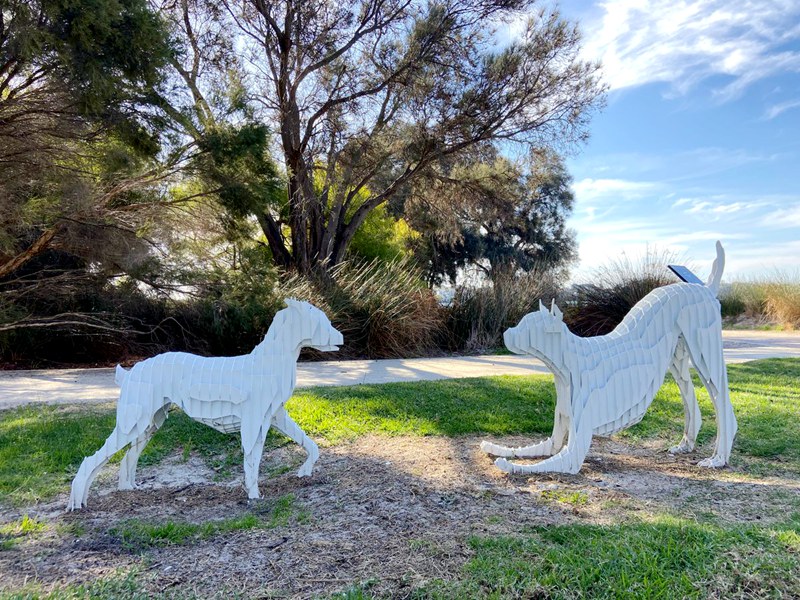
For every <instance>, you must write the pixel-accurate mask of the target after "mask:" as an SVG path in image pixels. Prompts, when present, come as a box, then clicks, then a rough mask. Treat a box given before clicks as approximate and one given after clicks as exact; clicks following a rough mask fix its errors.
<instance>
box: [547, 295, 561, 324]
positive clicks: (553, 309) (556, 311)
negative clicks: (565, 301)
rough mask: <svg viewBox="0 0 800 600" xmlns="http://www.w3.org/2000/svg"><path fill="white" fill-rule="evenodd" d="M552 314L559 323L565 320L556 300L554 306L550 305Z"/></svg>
mask: <svg viewBox="0 0 800 600" xmlns="http://www.w3.org/2000/svg"><path fill="white" fill-rule="evenodd" d="M550 314H551V315H553V316H554V317H555V318H556V319H558V320H559V321H563V320H564V313H562V312H561V309H560V308H558V306H556V299H555V298H553V302H552V304H550Z"/></svg>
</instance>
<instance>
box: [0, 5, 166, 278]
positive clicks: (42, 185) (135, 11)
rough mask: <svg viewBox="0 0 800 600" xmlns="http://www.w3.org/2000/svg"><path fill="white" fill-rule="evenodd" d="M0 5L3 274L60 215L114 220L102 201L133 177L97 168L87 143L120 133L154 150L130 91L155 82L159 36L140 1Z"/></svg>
mask: <svg viewBox="0 0 800 600" xmlns="http://www.w3.org/2000/svg"><path fill="white" fill-rule="evenodd" d="M1 8H2V11H0V214H2V217H0V278H3V277H7V276H9V275H10V274H12V273H13V272H14V271H16V270H18V269H19V268H20V267H22V266H23V265H24V264H25V263H26V262H27V261H29V260H30V259H31V258H33V257H35V256H37V255H39V254H41V253H42V252H44V251H45V250H47V249H48V248H50V247H51V246H52V245H53V243H54V241H55V240H56V239H58V237H59V236H62V235H63V234H64V231H65V229H66V228H67V227H68V226H69V225H71V226H73V229H74V228H75V227H74V226H77V227H78V228H80V227H83V226H87V225H88V224H89V223H90V222H93V223H99V226H100V227H109V226H111V223H109V222H108V219H107V218H106V217H108V215H107V214H104V212H103V209H104V208H111V207H114V206H116V207H118V206H119V205H120V203H121V202H124V200H123V197H124V196H125V195H126V194H127V193H128V192H129V191H130V190H131V188H132V185H131V180H130V179H128V178H126V177H122V178H115V180H113V181H112V179H111V178H110V177H103V174H102V173H101V172H100V171H102V169H97V168H96V167H97V166H98V165H97V162H96V161H94V162H92V157H91V156H90V155H92V154H94V158H97V155H96V153H95V152H94V149H93V148H90V144H93V145H96V144H97V142H98V140H99V141H113V142H114V143H117V144H120V143H121V144H123V145H124V146H125V147H126V152H128V154H129V156H130V157H131V158H132V160H134V161H136V160H138V159H139V158H142V157H144V156H153V155H154V154H155V153H156V152H157V151H158V145H157V143H156V141H155V139H154V137H153V135H152V133H151V132H150V131H148V127H147V126H148V125H149V124H150V119H149V115H148V114H147V113H146V112H142V111H141V110H140V105H139V103H138V102H137V97H138V96H140V95H141V93H142V90H144V89H147V88H149V87H151V86H153V85H155V84H156V82H157V81H158V78H159V76H160V75H159V73H160V69H161V66H162V65H163V64H164V61H165V57H166V55H167V54H168V44H167V40H166V37H165V35H164V31H163V29H162V27H161V24H160V22H159V20H158V19H157V17H156V16H155V15H154V14H153V13H151V12H150V11H149V10H148V7H147V4H146V2H145V1H144V0H118V1H116V2H96V1H94V0H70V1H67V0H11V1H3V2H2V7H1ZM101 145H102V144H101ZM89 162H92V164H91V165H89V164H88V163H89ZM128 167H130V163H128V164H127V165H125V166H124V168H123V171H126V173H125V174H126V175H129V174H130V169H129V168H128ZM106 174H107V172H106ZM120 174H121V172H120V171H118V172H117V175H120ZM140 178H141V174H137V175H136V177H135V179H140ZM84 233H85V232H84ZM132 233H133V234H134V237H135V232H132ZM80 237H81V236H80V235H76V236H73V239H78V238H80Z"/></svg>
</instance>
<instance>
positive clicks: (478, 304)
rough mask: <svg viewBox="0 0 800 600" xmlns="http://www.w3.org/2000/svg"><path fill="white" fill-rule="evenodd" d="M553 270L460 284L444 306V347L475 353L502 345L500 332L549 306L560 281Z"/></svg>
mask: <svg viewBox="0 0 800 600" xmlns="http://www.w3.org/2000/svg"><path fill="white" fill-rule="evenodd" d="M558 275H559V273H556V272H554V271H552V270H549V271H548V270H544V269H534V270H532V271H530V272H528V273H524V274H522V275H516V276H514V275H508V276H502V277H498V278H496V279H495V281H494V282H487V283H485V284H484V285H480V286H475V285H468V284H462V285H461V286H459V287H457V288H456V289H455V291H454V294H453V298H452V300H451V301H450V303H449V305H448V306H447V331H448V339H447V340H446V344H447V346H448V347H449V349H451V350H453V351H461V350H466V351H468V352H477V351H482V350H488V349H492V348H497V347H499V346H502V345H503V332H504V331H505V330H506V329H507V328H509V327H511V326H513V325H516V324H517V323H518V322H519V320H520V319H521V318H522V317H523V316H525V315H526V314H527V313H529V312H531V311H534V310H537V309H538V308H539V301H540V300H541V301H543V302H545V303H547V304H548V305H549V303H550V301H551V300H552V299H553V298H555V297H556V296H557V295H558V293H559V291H560V287H559V280H560V279H562V278H560V277H559V276H558Z"/></svg>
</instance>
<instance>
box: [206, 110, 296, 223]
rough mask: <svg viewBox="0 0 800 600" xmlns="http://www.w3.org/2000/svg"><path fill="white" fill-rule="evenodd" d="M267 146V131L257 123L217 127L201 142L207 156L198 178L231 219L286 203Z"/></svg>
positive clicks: (283, 189) (281, 184) (282, 188)
mask: <svg viewBox="0 0 800 600" xmlns="http://www.w3.org/2000/svg"><path fill="white" fill-rule="evenodd" d="M269 142H270V138H269V130H268V129H267V127H266V126H264V125H261V124H258V123H245V124H243V125H239V126H226V127H222V126H219V127H217V128H215V129H212V130H210V131H208V132H207V133H206V134H205V135H204V136H203V138H202V140H201V141H200V148H201V149H202V150H204V151H205V152H206V153H207V155H206V156H204V157H201V158H200V160H199V167H200V174H201V177H202V178H203V179H204V180H205V181H206V184H207V187H208V188H209V189H211V190H214V192H215V194H216V196H217V197H218V198H219V201H220V204H222V206H223V207H224V208H225V209H226V210H227V211H228V212H229V214H230V215H231V217H233V218H234V219H241V218H243V217H246V216H248V215H252V214H259V213H261V212H264V211H265V210H266V209H268V208H270V207H274V206H276V205H277V204H280V203H281V202H285V193H286V192H285V188H284V187H283V182H282V181H281V180H280V178H279V177H278V171H277V168H276V167H275V163H274V162H273V161H272V157H271V155H270V153H269Z"/></svg>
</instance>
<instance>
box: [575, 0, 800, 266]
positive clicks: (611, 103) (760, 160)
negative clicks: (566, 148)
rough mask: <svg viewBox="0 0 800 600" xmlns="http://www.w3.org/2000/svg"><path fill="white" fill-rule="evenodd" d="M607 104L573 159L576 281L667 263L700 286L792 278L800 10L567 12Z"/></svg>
mask: <svg viewBox="0 0 800 600" xmlns="http://www.w3.org/2000/svg"><path fill="white" fill-rule="evenodd" d="M560 10H561V13H562V14H563V15H564V16H565V17H567V18H569V19H570V20H574V21H578V23H579V25H580V27H581V30H582V32H583V35H584V44H583V53H584V57H585V58H586V59H589V60H600V61H601V62H602V64H603V69H602V71H603V80H604V81H605V82H606V83H607V84H608V86H609V88H610V91H609V94H608V98H607V105H606V107H605V108H604V109H603V111H602V112H600V113H599V114H596V115H595V116H594V118H593V119H592V122H591V124H590V133H591V138H590V139H589V141H588V142H587V143H586V144H585V145H584V146H582V147H581V148H579V149H578V151H577V152H576V153H575V154H574V155H572V156H570V157H569V158H568V160H567V165H568V167H569V170H570V173H571V174H572V176H573V178H574V181H573V190H574V192H575V200H576V201H575V210H574V213H573V216H572V218H571V219H570V221H569V225H570V227H572V228H573V229H574V230H575V231H576V233H577V240H578V243H579V253H580V264H579V265H578V266H577V267H576V269H574V274H573V278H574V279H576V280H585V279H588V278H590V277H591V273H592V270H593V269H595V268H596V267H598V266H600V265H602V264H604V263H608V262H609V261H611V260H616V259H619V258H620V257H622V256H625V257H627V258H629V259H631V260H636V259H637V257H639V256H641V255H643V254H645V253H646V252H647V251H648V249H649V250H650V251H653V250H656V251H672V252H675V253H676V254H678V255H679V256H681V258H683V259H684V260H683V261H681V262H687V263H689V264H691V265H692V266H693V267H694V268H695V269H696V272H697V273H698V274H699V275H701V276H706V275H707V274H708V273H709V271H710V268H711V262H712V260H713V258H714V255H715V251H714V242H715V241H716V240H721V241H722V243H723V245H724V247H725V250H726V255H727V260H726V271H725V277H724V279H726V280H728V281H731V280H735V279H742V278H748V277H753V276H756V277H757V276H760V275H769V274H774V273H775V271H776V270H779V271H781V272H783V273H788V274H790V275H794V274H797V276H800V0H774V1H772V0H698V1H691V2H681V1H676V0H638V1H633V0H609V1H607V2H597V1H590V0H570V1H565V2H562V3H561V6H560Z"/></svg>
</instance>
